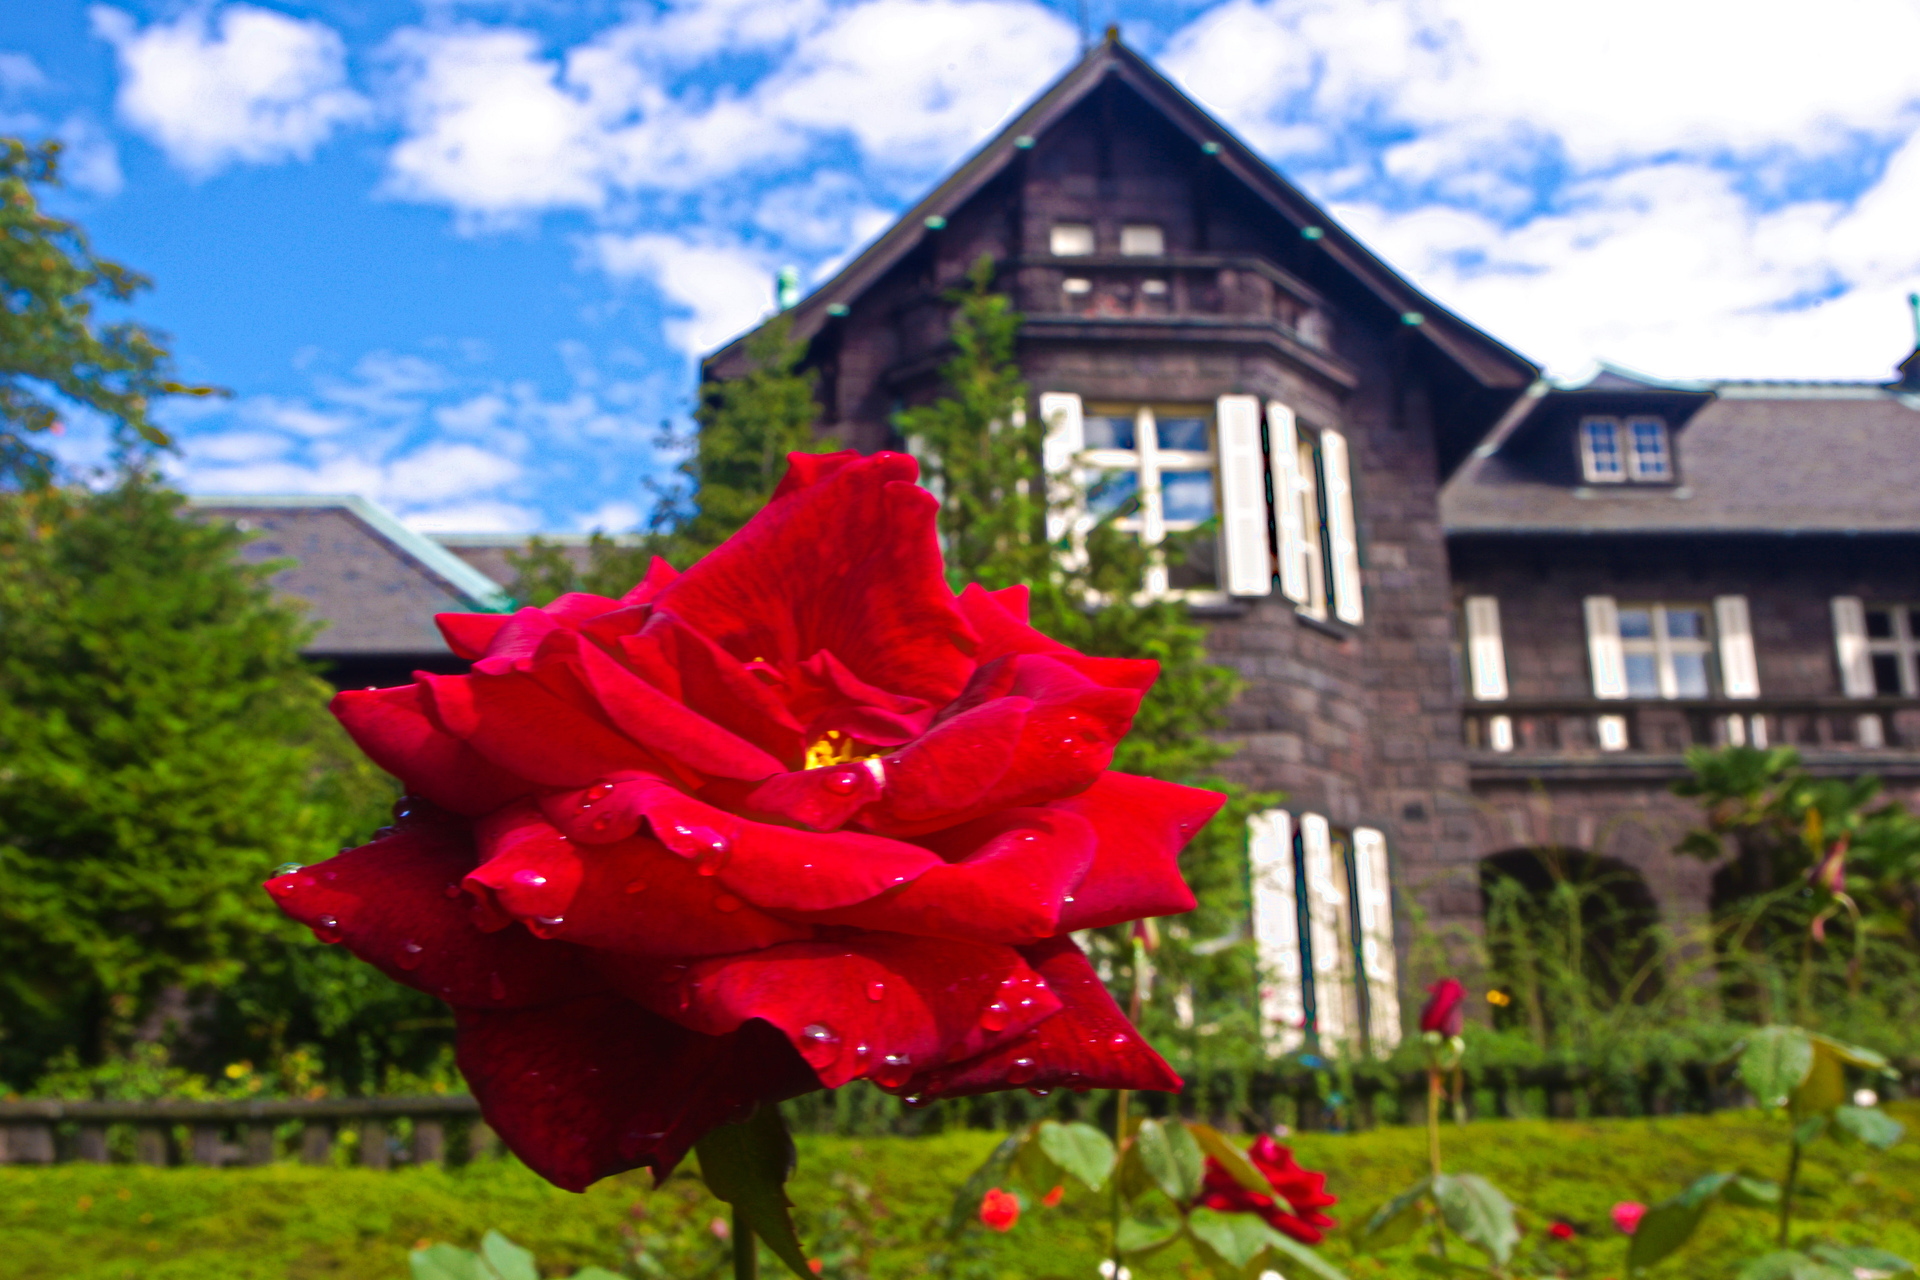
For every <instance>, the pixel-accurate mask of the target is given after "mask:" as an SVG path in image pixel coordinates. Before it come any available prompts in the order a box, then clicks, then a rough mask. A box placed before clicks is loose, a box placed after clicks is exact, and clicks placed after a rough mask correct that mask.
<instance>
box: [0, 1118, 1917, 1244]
mask: <svg viewBox="0 0 1920 1280" xmlns="http://www.w3.org/2000/svg"><path fill="white" fill-rule="evenodd" d="M1888 1109H1889V1110H1890V1111H1891V1112H1892V1113H1893V1114H1895V1115H1896V1116H1898V1117H1899V1118H1900V1119H1901V1120H1903V1121H1904V1122H1905V1123H1906V1124H1907V1126H1908V1130H1909V1132H1910V1133H1920V1103H1911V1102H1909V1103H1895V1104H1893V1105H1891V1106H1890V1107H1889V1108H1888ZM1784 1132H1785V1128H1784V1122H1783V1121H1774V1120H1769V1119H1767V1118H1765V1117H1763V1116H1761V1115H1760V1114H1758V1113H1754V1112H1730V1113H1724V1114H1721V1115H1717V1116H1711V1117H1684V1118H1676V1119H1663V1120H1600V1121H1591V1122H1558V1123H1549V1122H1544V1121H1505V1122H1499V1121H1495V1122H1482V1123H1477V1124H1474V1125H1470V1126H1468V1127H1466V1128H1464V1129H1457V1130H1456V1129H1449V1131H1448V1132H1447V1133H1446V1135H1445V1138H1446V1143H1447V1163H1448V1166H1449V1168H1450V1169H1453V1170H1455V1171H1473V1172H1478V1173H1481V1174H1484V1175H1485V1176H1487V1177H1488V1178H1490V1179H1491V1180H1492V1181H1493V1182H1494V1183H1495V1184H1496V1185H1498V1186H1500V1187H1501V1188H1503V1189H1504V1190H1505V1191H1506V1192H1507V1193H1508V1194H1509V1195H1510V1196H1511V1197H1512V1198H1513V1199H1515V1200H1516V1201H1517V1202H1519V1203H1520V1204H1522V1205H1523V1206H1525V1207H1526V1208H1527V1209H1530V1210H1532V1211H1533V1212H1534V1213H1535V1214H1536V1215H1539V1217H1537V1218H1536V1219H1535V1220H1534V1225H1533V1227H1532V1229H1531V1231H1530V1232H1529V1236H1528V1240H1529V1241H1540V1240H1542V1239H1543V1229H1544V1225H1545V1223H1546V1222H1547V1221H1548V1220H1552V1219H1559V1220H1563V1221H1566V1222H1569V1223H1571V1224H1572V1225H1573V1226H1574V1227H1575V1229H1576V1230H1577V1231H1578V1232H1579V1233H1580V1234H1579V1235H1578V1236H1577V1237H1576V1238H1575V1240H1574V1241H1573V1242H1571V1243H1569V1244H1558V1243H1555V1244H1553V1245H1552V1246H1551V1253H1548V1254H1543V1255H1542V1256H1545V1257H1550V1258H1551V1260H1552V1262H1553V1264H1554V1266H1555V1267H1556V1268H1564V1273H1565V1274H1569V1275H1574V1276H1592V1277H1604V1276H1623V1275H1624V1270H1623V1256H1624V1251H1623V1249H1622V1246H1621V1237H1620V1236H1619V1234H1618V1232H1616V1231H1615V1229H1614V1228H1613V1226H1612V1224H1611V1223H1610V1221H1609V1219H1608V1210H1609V1208H1610V1207H1611V1206H1612V1205H1613V1204H1614V1202H1616V1201H1618V1200H1628V1199H1632V1200H1641V1201H1646V1202H1652V1201H1655V1200H1658V1199H1661V1198H1663V1197H1664V1196H1666V1195H1669V1194H1671V1193H1672V1192H1673V1191H1676V1190H1678V1189H1679V1187H1680V1186H1681V1185H1682V1184H1684V1183H1685V1182H1686V1181H1687V1180H1688V1179H1690V1178H1692V1177H1694V1176H1695V1175H1697V1174H1699V1173H1704V1172H1708V1171H1711V1170H1713V1169H1733V1168H1741V1167H1745V1168H1748V1169H1751V1170H1752V1171H1754V1172H1756V1173H1761V1174H1764V1175H1766V1176H1769V1177H1777V1176H1778V1175H1779V1173H1780V1169H1779V1165H1780V1164H1781V1163H1782V1152H1783V1149H1784V1148H1783V1138H1784ZM996 1140H997V1135H994V1134H990V1133H981V1132H959V1133H950V1134H942V1135H938V1136H934V1137H927V1138H917V1139H904V1138H803V1139H801V1141H800V1172H799V1174H798V1176H797V1178H796V1180H795V1183H794V1187H793V1197H794V1199H795V1201H796V1202H797V1203H798V1204H799V1205H800V1206H801V1229H802V1235H803V1237H804V1239H805V1240H806V1243H807V1246H808V1248H809V1250H810V1252H812V1253H813V1254H815V1255H817V1256H818V1257H820V1259H821V1260H822V1264H823V1265H822V1275H823V1276H824V1277H826V1278H827V1280H834V1278H835V1277H839V1278H841V1280H859V1278H861V1277H872V1278H873V1280H881V1278H884V1277H896V1276H900V1277H904V1276H922V1275H939V1274H949V1275H952V1276H953V1277H955V1278H956V1280H960V1278H964V1280H1002V1278H1004V1280H1015V1278H1017V1280H1052V1278H1054V1277H1071V1278H1074V1280H1092V1278H1093V1277H1095V1275H1096V1274H1097V1273H1096V1271H1095V1267H1096V1265H1097V1263H1098V1260H1099V1257H1100V1246H1101V1243H1102V1241H1103V1239H1104V1236H1105V1225H1104V1223H1105V1212H1104V1205H1103V1204H1099V1203H1095V1202H1094V1198H1093V1197H1091V1196H1088V1195H1086V1194H1084V1193H1083V1194H1082V1195H1081V1196H1080V1197H1079V1198H1078V1199H1077V1200H1076V1199H1075V1197H1074V1196H1072V1195H1071V1194H1069V1195H1068V1197H1067V1199H1066V1200H1065V1201H1064V1202H1063V1203H1062V1204H1061V1205H1060V1207H1059V1208H1057V1209H1051V1210H1049V1209H1043V1208H1040V1207H1039V1206H1037V1205H1036V1206H1033V1207H1032V1208H1030V1209H1029V1210H1028V1212H1027V1214H1026V1215H1025V1216H1023V1218H1022V1219H1021V1221H1020V1223H1019V1224H1018V1225H1017V1226H1016V1227H1015V1228H1014V1229H1013V1230H1012V1231H1011V1232H1009V1233H1007V1234H1006V1235H1004V1236H1001V1235H993V1234H991V1233H988V1232H986V1231H984V1230H982V1229H980V1228H978V1227H975V1228H974V1229H972V1230H970V1231H969V1232H967V1234H966V1236H965V1237H964V1238H963V1240H962V1242H961V1244H960V1245H959V1246H958V1247H954V1246H951V1245H949V1244H948V1243H947V1242H946V1241H945V1240H943V1239H942V1236H941V1232H942V1230H943V1227H944V1222H945V1218H946V1213H947V1209H948V1206H949V1204H950V1198H951V1196H952V1193H953V1190H954V1188H956V1187H958V1186H959V1184H960V1183H961V1181H962V1180H963V1179H964V1178H965V1176H966V1174H967V1173H968V1172H969V1171H970V1170H971V1169H972V1168H973V1166H974V1165H975V1164H977V1163H978V1162H979V1161H980V1160H981V1159H982V1158H983V1157H984V1156H985V1154H986V1153H987V1151H988V1150H990V1149H991V1147H992V1146H993V1144H994V1142H995V1141H996ZM1294 1147H1295V1151H1296V1153H1297V1155H1298V1156H1299V1157H1300V1159H1301V1161H1302V1163H1304V1164H1306V1165H1307V1166H1308V1167H1309V1168H1314V1169H1324V1170H1326V1171H1328V1173H1329V1175H1330V1177H1329V1180H1328V1189H1329V1190H1330V1191H1332V1192H1334V1193H1335V1194H1337V1195H1339V1196H1340V1197H1341V1203H1340V1205H1339V1206H1338V1207H1337V1208H1336V1209H1335V1210H1334V1212H1335V1213H1336V1214H1338V1215H1339V1216H1340V1217H1341V1220H1342V1222H1343V1223H1347V1224H1351V1223H1353V1222H1355V1221H1357V1220H1361V1219H1363V1218H1364V1216H1365V1214H1366V1213H1367V1212H1370V1211H1371V1209H1372V1208H1373V1207H1374V1206H1375V1205H1377V1204H1378V1203H1379V1202H1380V1201H1382V1200H1383V1199H1385V1198H1386V1197H1387V1196H1389V1195H1391V1194H1392V1193H1393V1192H1394V1191H1396V1190H1397V1189H1399V1188H1400V1187H1402V1186H1403V1185H1405V1184H1407V1183H1409V1182H1411V1181H1412V1180H1413V1179H1415V1178H1416V1177H1418V1176H1420V1174H1421V1173H1422V1172H1423V1171H1424V1168H1425V1160H1426V1157H1425V1135H1424V1132H1423V1131H1421V1130H1416V1129H1384V1130H1377V1131H1374V1132H1371V1133H1364V1134H1357V1135H1343V1134H1307V1135H1302V1136H1300V1137H1298V1138H1296V1139H1295V1140H1294ZM647 1182H648V1180H647V1178H646V1177H645V1176H644V1175H627V1176H624V1177H620V1178H614V1179H610V1180H608V1181H606V1182H603V1183H601V1184H599V1185H598V1186H596V1187H594V1188H593V1189H592V1190H590V1191H589V1192H588V1193H587V1194H585V1195H581V1196H575V1195H570V1194H568V1193H566V1192H562V1191H556V1190H554V1189H553V1188H551V1187H549V1186H547V1185H546V1184H545V1183H543V1182H541V1181H540V1180H539V1179H538V1178H536V1177H534V1176H533V1175H532V1174H530V1173H528V1172H527V1171H526V1170H524V1169H523V1168H521V1167H520V1166H519V1165H518V1164H517V1163H516V1162H514V1161H512V1160H498V1161H487V1162H483V1163H481V1164H477V1165H474V1166H471V1167H468V1168H464V1169H452V1170H442V1169H433V1168H428V1169H408V1170H402V1171H396V1172H391V1173H372V1172H366V1171H362V1170H358V1169H308V1168H305V1167H302V1166H299V1165H292V1164H284V1165H277V1166H272V1167H268V1168H262V1169H223V1170H195V1169H149V1168H143V1167H134V1166H100V1165H61V1166H56V1167H52V1168H45V1169H26V1168H17V1167H0V1276H5V1277H7V1280H120V1277H139V1278H140V1280H175V1278H178V1280H189V1278H190V1280H269V1278H271V1280H281V1278H282V1277H289V1278H291V1277H299V1278H303V1280H304V1278H305V1277H352V1278H353V1280H404V1277H406V1275H407V1261H406V1255H407V1251H408V1250H409V1249H410V1248H412V1247H413V1246H415V1245H416V1244H418V1243H420V1242H422V1241H428V1240H451V1241H454V1242H455V1243H458V1244H463V1245H471V1244H473V1243H475V1242H476V1241H477V1240H478V1238H479V1236H480V1235H481V1233H482V1232H483V1231H485V1230H486V1228H488V1227H498V1228H500V1229H501V1230H502V1231H504V1232H506V1233H507V1235H509V1236H511V1237H512V1238H513V1239H515V1240H517V1241H519V1242H520V1243H521V1244H524V1245H526V1246H528V1247H529V1248H531V1249H533V1250H534V1252H535V1254H536V1256H537V1257H538V1258H539V1260H540V1264H541V1268H542V1272H543V1274H546V1275H563V1276H564V1275H570V1274H571V1273H572V1271H573V1269H574V1268H575V1267H578V1266H582V1265H585V1264H587V1263H597V1264H599V1265H601V1266H605V1267H609V1268H612V1269H615V1270H620V1269H623V1268H624V1269H625V1270H626V1271H627V1272H628V1274H632V1275H637V1276H662V1277H673V1278H674V1280H695V1278H697V1277H700V1276H703V1275H709V1276H715V1277H718V1276H720V1275H721V1274H722V1272H721V1264H722V1261H723V1246H722V1245H721V1243H720V1242H719V1240H718V1239H717V1238H716V1237H715V1235H714V1234H713V1231H712V1225H711V1224H712V1222H713V1220H714V1219H715V1218H716V1217H718V1216H720V1215H721V1214H722V1212H723V1206H721V1205H719V1204H717V1203H716V1202H715V1201H713V1200H711V1199H710V1198H709V1197H708V1196H707V1195H706V1193H705V1190H704V1188H702V1187H701V1185H700V1183H699V1181H698V1180H697V1179H696V1178H694V1177H692V1176H689V1175H685V1174H683V1175H681V1176H677V1177H675V1178H673V1179H672V1180H670V1181H669V1182H668V1183H667V1184H666V1185H665V1186H663V1187H661V1188H660V1189H658V1190H652V1189H649V1187H648V1185H647ZM1802 1185H1803V1187H1804V1188H1805V1191H1806V1197H1805V1199H1804V1200H1803V1202H1802V1203H1803V1211H1802V1214H1801V1216H1800V1218H1799V1220H1798V1222H1797V1224H1796V1225H1797V1230H1796V1236H1800V1235H1803V1234H1804V1235H1805V1236H1808V1237H1812V1236H1823V1237H1827V1238H1830V1239H1833V1240H1836V1241H1839V1242H1841V1243H1848V1244H1859V1243H1876V1244H1880V1245H1882V1246H1883V1247H1885V1248H1888V1249H1891V1250H1893V1251H1894V1252H1896V1253H1901V1254H1904V1255H1906V1256H1907V1257H1909V1258H1913V1259H1916V1260H1920V1140H1916V1139H1914V1138H1909V1140H1907V1141H1905V1142H1903V1143H1901V1144H1900V1145H1899V1146H1896V1147H1894V1148H1893V1150H1891V1151H1890V1152H1887V1153H1885V1154H1872V1153H1865V1152H1862V1151H1861V1150H1860V1149H1859V1148H1850V1149H1844V1150H1843V1149H1842V1148H1839V1147H1837V1146H1835V1145H1834V1144H1833V1143H1831V1142H1829V1141H1822V1142H1820V1143H1818V1144H1816V1145H1815V1146H1814V1147H1813V1148H1811V1149H1810V1158H1809V1159H1808V1160H1807V1161H1806V1163H1805V1164H1804V1165H1803V1169H1802ZM1771 1225H1772V1224H1771V1219H1770V1218H1769V1217H1767V1216H1766V1215H1765V1214H1763V1213H1760V1212H1757V1211H1754V1210H1749V1209H1727V1208H1721V1207H1716V1208H1715V1209H1714V1210H1713V1212H1712V1214H1711V1215H1710V1216H1709V1218H1708V1221H1707V1224H1706V1226H1705V1227H1704V1228H1703V1229H1702V1231H1701V1233H1700V1235H1699V1236H1697V1237H1696V1240H1695V1243H1694V1244H1693V1245H1692V1246H1690V1247H1689V1248H1688V1249H1686V1250H1683V1251H1682V1252H1681V1253H1680V1254H1678V1255H1676V1256H1675V1257H1674V1258H1672V1259H1670V1260H1669V1261H1667V1262H1665V1263H1663V1264H1662V1265H1661V1266H1660V1267H1658V1268H1657V1269H1656V1270H1655V1272H1654V1276H1655V1278H1656V1280H1658V1277H1660V1276H1663V1275H1664V1276H1671V1277H1673V1278H1674V1280H1681V1278H1682V1277H1685V1278H1686V1280H1707V1278H1710V1277H1718V1276H1730V1275H1731V1274H1732V1272H1733V1269H1734V1268H1733V1267H1732V1265H1731V1261H1732V1259H1734V1258H1736V1257H1739V1256H1741V1255H1743V1254H1745V1253H1748V1252H1757V1251H1759V1250H1760V1249H1761V1248H1763V1247H1764V1246H1765V1245H1766V1243H1767V1241H1768V1240H1769V1238H1770V1230H1771ZM1523 1248H1524V1246H1523ZM1327 1251H1328V1256H1329V1257H1330V1258H1332V1259H1333V1260H1334V1261H1336V1262H1338V1263H1339V1264H1340V1265H1342V1266H1344V1267H1346V1268H1347V1270H1348V1271H1349V1273H1350V1274H1352V1275H1353V1276H1354V1277H1356V1280H1361V1278H1363V1277H1376V1276H1377V1277H1402V1276H1406V1277H1412V1276H1414V1275H1419V1274H1424V1273H1423V1272H1421V1271H1419V1270H1417V1269H1416V1268H1415V1267H1414V1266H1413V1265H1412V1263H1411V1257H1412V1253H1411V1250H1410V1249H1409V1248H1402V1249H1400V1250H1396V1251H1394V1252H1393V1253H1391V1254H1389V1255H1388V1256H1387V1257H1385V1258H1354V1257H1353V1256H1352V1255H1351V1250H1350V1248H1349V1246H1348V1244H1347V1241H1346V1239H1345V1237H1344V1236H1341V1237H1336V1238H1335V1239H1334V1240H1332V1241H1330V1242H1329V1244H1328V1246H1327ZM940 1254H950V1255H951V1256H950V1264H951V1265H950V1269H949V1270H948V1271H947V1272H945V1273H943V1272H940V1271H938V1270H936V1269H934V1264H933V1263H932V1262H931V1261H930V1259H932V1258H933V1257H934V1256H935V1255H940ZM1455 1256H1456V1257H1458V1256H1460V1252H1459V1251H1458V1250H1457V1249H1456V1253H1455ZM767 1264H768V1265H766V1266H765V1268H764V1269H763V1274H764V1275H767V1276H774V1275H776V1274H777V1271H776V1270H775V1268H776V1266H777V1264H772V1261H771V1259H770V1258H769V1259H767ZM1137 1271H1138V1272H1139V1275H1140V1280H1152V1278H1153V1277H1158V1276H1166V1277H1187V1276H1193V1277H1196V1278H1197V1277H1198V1276H1200V1275H1201V1274H1202V1273H1201V1272H1200V1270H1199V1268H1198V1267H1197V1266H1195V1265H1194V1263H1193V1261H1192V1259H1191V1258H1190V1257H1189V1256H1188V1255H1187V1254H1186V1253H1185V1252H1184V1250H1183V1249H1175V1250H1169V1251H1166V1252H1164V1253H1161V1254H1159V1255H1156V1256H1155V1257H1153V1258H1151V1259H1149V1260H1148V1261H1146V1262H1145V1263H1144V1264H1143V1265H1142V1266H1140V1267H1139V1268H1137Z"/></svg>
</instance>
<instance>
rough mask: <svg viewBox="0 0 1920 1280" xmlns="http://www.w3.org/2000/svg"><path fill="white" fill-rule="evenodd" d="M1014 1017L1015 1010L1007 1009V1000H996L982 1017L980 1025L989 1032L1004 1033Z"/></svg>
mask: <svg viewBox="0 0 1920 1280" xmlns="http://www.w3.org/2000/svg"><path fill="white" fill-rule="evenodd" d="M1011 1017H1013V1010H1011V1009H1009V1008H1007V1002H1006V1001H1005V1000H995V1001H994V1002H993V1003H992V1004H990V1005H988V1006H987V1007H986V1010H985V1012H983V1013H982V1014H981V1015H980V1025H981V1026H982V1027H985V1028H986V1029H987V1030H988V1031H1004V1030H1006V1027H1007V1021H1008V1019H1010V1018H1011Z"/></svg>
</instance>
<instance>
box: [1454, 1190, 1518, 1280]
mask: <svg viewBox="0 0 1920 1280" xmlns="http://www.w3.org/2000/svg"><path fill="white" fill-rule="evenodd" d="M1433 1198H1434V1200H1435V1201H1436V1202H1438V1204H1439V1205H1440V1216H1441V1218H1442V1219H1443V1220H1445V1222H1446V1224H1447V1229H1448V1230H1450V1231H1452V1232H1453V1233H1454V1234H1455V1235H1457V1236H1459V1237H1460V1238H1461V1239H1462V1240H1465V1241H1466V1242H1467V1243H1468V1244H1470V1245H1472V1246H1473V1247H1474V1248H1476V1249H1478V1250H1480V1251H1481V1252H1482V1253H1485V1254H1486V1255H1487V1256H1488V1257H1489V1258H1492V1259H1493V1260H1494V1261H1495V1262H1496V1263H1498V1264H1500V1265H1501V1266H1505V1265H1506V1263H1507V1260H1508V1259H1509V1258H1511V1257H1512V1256H1513V1247H1514V1246H1515V1245H1517V1244H1519V1243H1520V1228H1519V1227H1518V1226H1517V1225H1516V1224H1515V1223H1514V1220H1513V1203H1512V1201H1510V1200H1508V1199H1507V1198H1506V1197H1505V1196H1503V1195H1501V1194H1500V1192H1499V1190H1498V1188H1496V1187H1495V1186H1494V1185H1493V1184H1492V1183H1491V1182H1488V1181H1487V1180H1486V1179H1485V1178H1482V1177H1481V1176H1480V1175H1479V1174H1475V1173H1443V1174H1441V1175H1440V1176H1439V1177H1437V1178H1435V1179H1433Z"/></svg>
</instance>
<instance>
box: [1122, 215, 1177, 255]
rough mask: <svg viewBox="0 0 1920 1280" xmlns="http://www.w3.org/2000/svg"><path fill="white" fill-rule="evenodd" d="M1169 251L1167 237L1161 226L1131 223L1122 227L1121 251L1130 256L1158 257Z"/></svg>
mask: <svg viewBox="0 0 1920 1280" xmlns="http://www.w3.org/2000/svg"><path fill="white" fill-rule="evenodd" d="M1166 252H1167V237H1166V235H1165V233H1164V232H1162V231H1161V230H1160V228H1159V227H1156V226H1152V225H1150V224H1147V223H1139V224H1134V223H1129V224H1127V225H1126V226H1123V227H1121V228H1120V253H1121V255H1122V256H1123V257H1128V258H1158V257H1162V256H1164V255H1165V254H1166Z"/></svg>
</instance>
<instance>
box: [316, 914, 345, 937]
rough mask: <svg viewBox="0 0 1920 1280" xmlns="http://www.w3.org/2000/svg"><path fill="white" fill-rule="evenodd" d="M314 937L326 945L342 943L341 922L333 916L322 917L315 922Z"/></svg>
mask: <svg viewBox="0 0 1920 1280" xmlns="http://www.w3.org/2000/svg"><path fill="white" fill-rule="evenodd" d="M313 936H314V937H316V938H318V939H320V941H322V942H326V943H334V942H338V941H340V938H341V936H342V935H341V933H340V922H339V921H338V920H336V919H334V917H332V916H321V917H320V918H319V919H317V920H315V921H314V922H313Z"/></svg>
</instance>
